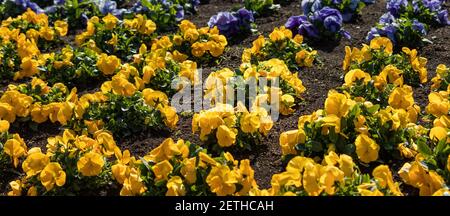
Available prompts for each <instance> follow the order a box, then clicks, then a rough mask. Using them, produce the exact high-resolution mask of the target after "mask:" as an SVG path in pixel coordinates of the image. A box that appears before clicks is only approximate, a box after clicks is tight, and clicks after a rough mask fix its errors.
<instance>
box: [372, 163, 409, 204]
mask: <svg viewBox="0 0 450 216" xmlns="http://www.w3.org/2000/svg"><path fill="white" fill-rule="evenodd" d="M372 175H373V177H374V178H375V179H376V180H377V181H378V183H379V184H380V186H381V188H389V190H390V191H391V193H393V194H394V195H396V196H401V195H403V194H402V192H401V191H400V188H399V187H398V185H397V184H396V183H395V182H394V179H393V177H392V173H391V171H390V170H389V167H388V166H386V165H380V166H378V167H376V168H375V169H374V170H373V171H372Z"/></svg>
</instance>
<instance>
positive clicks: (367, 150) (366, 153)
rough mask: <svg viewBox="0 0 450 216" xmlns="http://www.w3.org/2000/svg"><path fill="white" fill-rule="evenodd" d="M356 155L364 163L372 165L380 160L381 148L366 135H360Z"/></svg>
mask: <svg viewBox="0 0 450 216" xmlns="http://www.w3.org/2000/svg"><path fill="white" fill-rule="evenodd" d="M355 146H356V154H357V155H358V158H359V159H360V160H361V161H362V162H364V163H370V162H372V161H375V160H377V159H378V151H379V150H380V146H379V145H378V144H377V143H376V142H375V141H374V140H373V139H371V138H370V137H368V136H367V135H365V134H360V135H358V137H356V140H355Z"/></svg>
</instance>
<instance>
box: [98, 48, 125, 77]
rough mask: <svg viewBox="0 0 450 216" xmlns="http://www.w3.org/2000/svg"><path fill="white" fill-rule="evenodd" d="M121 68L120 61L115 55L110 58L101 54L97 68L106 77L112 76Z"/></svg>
mask: <svg viewBox="0 0 450 216" xmlns="http://www.w3.org/2000/svg"><path fill="white" fill-rule="evenodd" d="M119 66H120V59H119V58H117V57H116V56H114V55H111V56H108V55H106V54H104V53H103V54H101V55H100V57H99V59H98V60H97V67H98V69H100V71H102V72H103V74H105V75H112V74H114V71H115V70H116V69H117V68H118V67H119Z"/></svg>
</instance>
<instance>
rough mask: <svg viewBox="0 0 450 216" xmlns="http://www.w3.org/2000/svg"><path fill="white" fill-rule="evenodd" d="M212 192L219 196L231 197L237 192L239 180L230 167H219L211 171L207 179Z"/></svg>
mask: <svg viewBox="0 0 450 216" xmlns="http://www.w3.org/2000/svg"><path fill="white" fill-rule="evenodd" d="M206 183H207V184H208V186H209V187H210V190H211V192H213V193H215V194H216V195H218V196H226V195H231V194H233V193H234V192H235V191H236V185H235V184H236V183H238V180H237V178H236V174H235V173H234V172H233V171H231V170H230V168H229V167H228V166H225V165H219V166H215V167H213V168H212V169H211V171H210V173H209V174H208V176H207V177H206Z"/></svg>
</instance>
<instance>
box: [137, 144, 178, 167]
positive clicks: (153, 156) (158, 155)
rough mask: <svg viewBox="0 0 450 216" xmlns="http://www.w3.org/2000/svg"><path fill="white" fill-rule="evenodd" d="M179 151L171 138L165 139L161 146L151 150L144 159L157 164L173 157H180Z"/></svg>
mask: <svg viewBox="0 0 450 216" xmlns="http://www.w3.org/2000/svg"><path fill="white" fill-rule="evenodd" d="M181 154H182V152H181V149H180V147H179V146H178V145H176V144H175V142H174V141H173V139H172V138H168V139H165V140H164V141H163V142H162V143H161V145H159V146H158V147H156V148H155V149H153V150H152V151H151V152H150V153H148V154H147V155H146V156H145V157H144V159H145V160H147V161H152V162H154V163H159V162H161V161H165V160H170V159H172V158H173V157H174V156H177V155H181Z"/></svg>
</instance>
